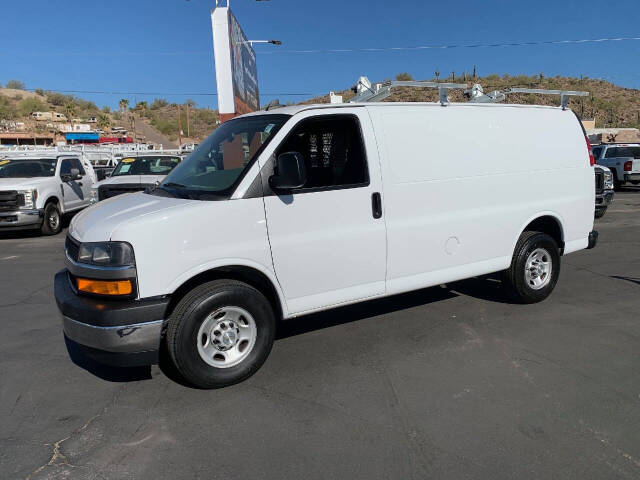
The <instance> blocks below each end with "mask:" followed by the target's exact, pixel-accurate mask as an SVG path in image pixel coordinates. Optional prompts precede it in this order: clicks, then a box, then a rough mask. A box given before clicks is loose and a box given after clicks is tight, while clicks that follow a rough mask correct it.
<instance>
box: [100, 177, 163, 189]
mask: <svg viewBox="0 0 640 480" xmlns="http://www.w3.org/2000/svg"><path fill="white" fill-rule="evenodd" d="M165 176H166V175H116V176H115V177H108V178H105V179H104V180H101V181H99V182H96V183H94V184H93V188H100V187H101V186H103V185H120V184H127V185H154V184H155V183H156V182H161V181H162V180H164V177H165Z"/></svg>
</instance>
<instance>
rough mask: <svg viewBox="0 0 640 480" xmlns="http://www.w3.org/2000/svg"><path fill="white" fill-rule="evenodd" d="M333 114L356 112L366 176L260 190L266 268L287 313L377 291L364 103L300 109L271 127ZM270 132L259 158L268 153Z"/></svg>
mask: <svg viewBox="0 0 640 480" xmlns="http://www.w3.org/2000/svg"><path fill="white" fill-rule="evenodd" d="M336 114H341V115H353V116H356V117H357V118H358V122H359V124H360V128H361V131H362V136H363V141H364V148H365V151H366V163H367V166H368V176H369V184H368V185H361V186H356V187H353V188H352V187H349V188H329V189H326V190H321V191H310V192H304V191H301V192H298V193H294V194H293V195H291V194H281V195H269V196H265V197H264V202H265V211H266V216H267V228H268V233H269V240H270V243H271V251H272V255H273V264H274V269H275V272H276V276H277V278H278V281H279V283H280V286H281V288H282V291H283V293H284V296H285V298H286V302H287V306H288V309H289V313H290V314H291V315H298V314H301V313H303V312H309V311H313V310H317V309H322V308H329V307H331V306H333V305H339V304H343V303H349V302H353V301H355V300H361V299H366V298H371V297H375V296H379V295H383V294H384V293H385V270H386V257H385V253H386V231H385V225H384V219H383V218H377V219H376V218H373V214H372V194H373V193H374V192H380V187H381V184H380V182H381V181H380V170H379V160H378V153H377V148H376V143H375V139H374V137H373V130H372V126H371V120H370V118H369V116H368V114H367V112H366V110H365V109H364V108H362V107H354V108H344V107H343V108H340V109H322V110H321V111H318V110H316V111H309V112H302V113H300V114H297V115H295V116H294V117H293V118H292V119H291V120H289V122H288V123H287V124H286V125H285V126H284V127H283V128H282V129H281V130H280V132H278V135H283V136H286V134H287V132H290V131H291V130H292V129H293V128H295V125H296V124H298V123H299V122H300V121H302V120H304V119H305V118H308V117H313V118H318V117H322V116H331V115H336ZM276 139H277V137H276V138H275V139H274V141H273V142H272V143H271V144H270V145H269V148H268V149H266V150H265V152H264V155H263V156H261V159H262V158H268V157H267V155H271V154H272V153H273V151H274V150H275V149H276V146H277V145H276V144H275V140H276ZM261 163H263V164H264V161H261ZM265 175H268V173H265Z"/></svg>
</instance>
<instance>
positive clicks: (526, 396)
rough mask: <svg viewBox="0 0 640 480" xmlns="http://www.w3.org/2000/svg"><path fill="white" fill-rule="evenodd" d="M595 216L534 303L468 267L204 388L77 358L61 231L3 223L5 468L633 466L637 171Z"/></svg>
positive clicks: (427, 474) (637, 466)
mask: <svg viewBox="0 0 640 480" xmlns="http://www.w3.org/2000/svg"><path fill="white" fill-rule="evenodd" d="M596 229H597V230H599V231H600V243H599V245H598V247H597V248H596V249H595V250H590V251H582V252H579V253H576V254H572V255H569V256H567V257H564V258H563V264H562V273H561V275H560V281H559V283H558V286H557V288H556V290H555V292H554V293H553V294H552V296H551V297H550V298H549V299H548V300H547V301H545V302H543V303H541V304H537V305H528V306H523V305H513V304H510V303H508V300H507V299H506V298H505V297H504V296H503V294H502V292H501V289H500V285H499V282H498V281H497V280H496V279H494V278H488V279H487V278H479V279H471V280H467V281H464V282H460V283H456V284H452V285H448V286H446V287H445V286H442V287H435V288H430V289H425V290H421V291H418V292H414V293H411V294H406V295H400V296H396V297H392V298H388V299H384V300H379V301H373V302H369V303H366V304H361V305H357V306H351V307H345V308H341V309H338V310H333V311H330V312H327V313H323V314H319V315H314V316H309V317H306V318H302V319H299V320H295V321H291V322H287V323H286V324H283V325H282V326H281V328H280V332H279V337H280V338H279V340H277V341H276V343H275V346H274V349H273V351H272V353H271V356H270V358H269V359H268V360H267V363H266V364H265V365H264V367H263V368H262V369H261V370H260V371H259V372H258V373H257V374H256V375H255V376H253V377H252V378H251V379H249V380H248V381H246V382H244V383H242V384H239V385H236V386H233V387H230V388H226V389H222V390H214V391H200V390H195V389H191V388H188V387H185V386H183V385H181V384H179V383H176V382H174V381H173V380H171V378H169V377H171V372H170V370H168V369H167V368H160V367H158V366H153V367H151V368H138V369H132V370H123V371H121V370H114V369H108V368H101V367H100V366H98V365H95V364H91V363H83V361H82V359H76V363H74V362H72V361H71V360H70V358H69V354H68V352H67V349H66V347H65V343H64V340H63V337H62V331H61V325H60V322H59V319H58V316H57V309H56V306H55V301H54V299H53V285H52V281H53V274H54V273H55V272H56V271H57V270H59V269H60V268H62V262H63V243H64V233H63V234H61V235H59V236H57V237H54V238H45V237H38V236H34V235H25V234H24V233H23V234H3V235H1V236H0V272H1V274H0V291H1V292H2V293H1V294H0V322H1V325H2V335H1V336H0V472H1V473H0V477H1V478H10V479H13V478H32V479H40V478H56V479H57V478H80V479H105V478H108V479H111V478H118V479H129V478H131V479H134V478H135V479H142V478H149V479H159V478H163V479H164V478H167V479H177V478H206V479H214V478H224V479H248V478H273V479H288V478H305V479H316V478H317V479H329V478H335V479H344V478H349V479H356V478H357V479H360V478H362V479H377V478H393V479H411V478H416V479H424V478H452V479H464V478H473V479H478V478H487V479H503V478H505V479H506V478H513V479H525V478H531V479H540V478H562V479H567V478H576V479H590V478H593V479H602V478H607V479H615V478H620V479H631V478H640V433H639V432H640V314H639V312H640V189H627V190H625V191H623V192H620V193H618V194H616V199H615V203H614V204H613V206H612V207H610V209H609V211H608V212H607V214H606V215H605V217H604V218H602V219H601V220H598V221H596ZM78 364H80V365H78ZM167 375H169V376H167Z"/></svg>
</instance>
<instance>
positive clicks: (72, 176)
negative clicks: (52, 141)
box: [0, 152, 96, 235]
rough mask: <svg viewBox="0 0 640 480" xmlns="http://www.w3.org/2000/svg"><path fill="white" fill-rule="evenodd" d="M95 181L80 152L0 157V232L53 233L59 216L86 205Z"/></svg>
mask: <svg viewBox="0 0 640 480" xmlns="http://www.w3.org/2000/svg"><path fill="white" fill-rule="evenodd" d="M95 181H96V178H95V173H94V171H93V167H92V166H91V163H90V162H89V161H88V160H87V159H85V158H84V157H83V156H82V155H69V154H64V155H62V154H59V153H57V152H54V153H50V154H46V153H37V154H36V153H34V154H33V155H13V156H6V157H0V231H5V230H16V229H40V231H41V232H42V233H43V234H44V235H55V234H57V233H58V232H60V230H61V228H62V222H61V217H62V215H64V214H66V213H69V212H73V211H77V210H80V209H82V208H84V207H86V206H88V205H89V200H90V198H91V187H92V186H93V184H94V183H95Z"/></svg>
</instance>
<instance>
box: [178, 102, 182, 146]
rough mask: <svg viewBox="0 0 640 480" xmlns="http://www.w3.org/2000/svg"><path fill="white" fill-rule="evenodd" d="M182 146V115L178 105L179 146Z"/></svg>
mask: <svg viewBox="0 0 640 480" xmlns="http://www.w3.org/2000/svg"><path fill="white" fill-rule="evenodd" d="M180 145H182V113H181V109H180V105H178V146H180Z"/></svg>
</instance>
